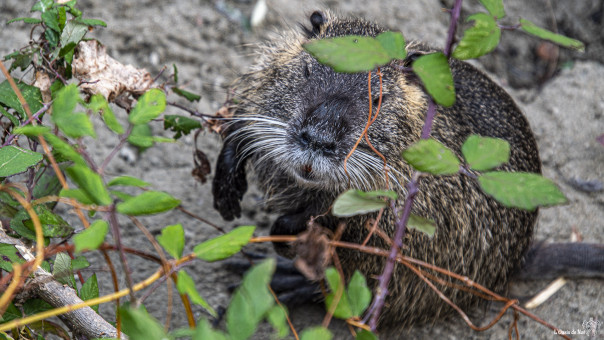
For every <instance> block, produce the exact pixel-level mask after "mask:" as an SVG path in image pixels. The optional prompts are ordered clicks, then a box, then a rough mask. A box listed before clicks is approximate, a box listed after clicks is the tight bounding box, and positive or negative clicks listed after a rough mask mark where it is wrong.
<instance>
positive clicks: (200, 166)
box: [191, 149, 212, 183]
mask: <svg viewBox="0 0 604 340" xmlns="http://www.w3.org/2000/svg"><path fill="white" fill-rule="evenodd" d="M193 161H194V162H195V167H194V168H193V171H191V175H192V176H193V178H195V179H196V180H197V181H199V182H201V183H205V182H206V180H207V178H206V176H207V175H209V174H210V173H211V172H212V166H211V165H210V161H209V160H208V156H206V154H205V153H204V152H203V151H201V150H199V149H195V151H194V152H193Z"/></svg>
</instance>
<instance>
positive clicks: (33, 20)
mask: <svg viewBox="0 0 604 340" xmlns="http://www.w3.org/2000/svg"><path fill="white" fill-rule="evenodd" d="M17 21H23V22H24V23H26V24H39V23H41V22H42V20H40V19H36V18H28V17H20V18H14V19H10V20H9V21H7V22H6V24H7V25H8V24H12V23H13V22H17Z"/></svg>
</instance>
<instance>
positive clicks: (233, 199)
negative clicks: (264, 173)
mask: <svg viewBox="0 0 604 340" xmlns="http://www.w3.org/2000/svg"><path fill="white" fill-rule="evenodd" d="M243 163H244V162H242V161H240V160H239V158H238V157H237V153H236V151H235V149H234V148H233V144H232V143H231V144H228V143H227V144H225V146H224V147H223V148H222V151H221V152H220V155H219V156H218V162H217V164H216V172H215V173H216V176H215V177H214V180H213V181H212V195H214V208H215V209H216V210H218V212H219V213H220V215H221V216H222V218H224V219H225V220H227V221H232V220H233V219H234V218H235V217H240V216H241V206H240V205H239V201H240V200H241V198H243V194H245V192H246V191H247V180H246V178H245V167H244V164H243Z"/></svg>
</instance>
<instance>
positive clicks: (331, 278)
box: [325, 267, 355, 319]
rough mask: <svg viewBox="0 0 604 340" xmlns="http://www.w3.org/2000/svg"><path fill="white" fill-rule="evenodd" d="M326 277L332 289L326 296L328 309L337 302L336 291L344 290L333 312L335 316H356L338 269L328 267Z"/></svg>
mask: <svg viewBox="0 0 604 340" xmlns="http://www.w3.org/2000/svg"><path fill="white" fill-rule="evenodd" d="M325 279H326V280H327V283H329V288H330V290H331V292H330V293H329V294H327V296H326V297H325V305H326V307H327V310H331V309H332V305H333V303H334V302H335V297H336V293H337V292H338V291H342V294H341V296H340V299H339V300H338V306H337V307H336V309H335V311H334V312H333V316H335V317H336V318H340V319H348V318H351V317H353V316H355V315H354V314H353V312H352V308H351V306H350V300H349V299H348V294H347V293H346V288H345V287H344V281H342V278H341V277H340V274H339V273H338V271H337V270H336V269H335V268H333V267H329V268H327V270H325Z"/></svg>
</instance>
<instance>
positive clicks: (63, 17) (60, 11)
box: [58, 6, 67, 30]
mask: <svg viewBox="0 0 604 340" xmlns="http://www.w3.org/2000/svg"><path fill="white" fill-rule="evenodd" d="M58 17H59V27H60V28H61V30H63V28H65V23H66V22H67V11H66V10H65V7H64V6H61V7H59V8H58Z"/></svg>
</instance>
